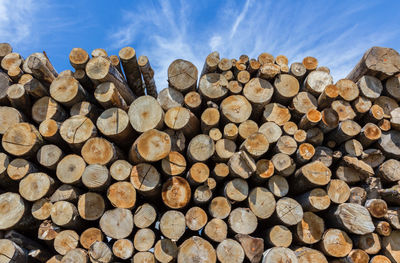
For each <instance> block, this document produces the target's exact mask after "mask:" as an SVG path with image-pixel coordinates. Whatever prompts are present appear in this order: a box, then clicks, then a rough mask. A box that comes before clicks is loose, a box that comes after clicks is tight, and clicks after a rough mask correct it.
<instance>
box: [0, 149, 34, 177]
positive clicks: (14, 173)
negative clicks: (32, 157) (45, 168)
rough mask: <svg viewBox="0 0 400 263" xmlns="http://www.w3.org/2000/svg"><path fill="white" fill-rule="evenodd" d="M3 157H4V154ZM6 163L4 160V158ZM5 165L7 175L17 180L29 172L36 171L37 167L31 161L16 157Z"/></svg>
mask: <svg viewBox="0 0 400 263" xmlns="http://www.w3.org/2000/svg"><path fill="white" fill-rule="evenodd" d="M4 157H6V156H5V155H4ZM4 162H5V163H7V161H6V160H4ZM6 167H7V175H8V177H10V178H11V179H12V180H16V181H19V180H21V179H23V178H24V177H25V176H26V175H28V174H30V173H34V172H37V171H38V170H37V167H36V166H35V165H34V164H33V163H31V162H30V161H28V160H26V159H22V158H16V159H14V160H12V161H11V162H9V163H8V166H6Z"/></svg>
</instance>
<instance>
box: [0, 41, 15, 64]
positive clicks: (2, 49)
mask: <svg viewBox="0 0 400 263" xmlns="http://www.w3.org/2000/svg"><path fill="white" fill-rule="evenodd" d="M12 50H13V48H12V46H11V45H10V44H9V43H1V44H0V61H1V60H3V58H4V57H5V56H7V55H8V54H10V53H11V52H12Z"/></svg>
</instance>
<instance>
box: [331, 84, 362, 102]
mask: <svg viewBox="0 0 400 263" xmlns="http://www.w3.org/2000/svg"><path fill="white" fill-rule="evenodd" d="M335 85H336V87H338V89H339V96H340V97H342V98H343V99H344V100H345V101H353V100H355V99H356V98H357V97H359V95H360V90H359V89H358V86H357V84H356V83H354V82H353V81H351V80H350V79H340V80H338V81H337V82H336V84H335Z"/></svg>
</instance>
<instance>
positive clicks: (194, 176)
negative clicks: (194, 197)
mask: <svg viewBox="0 0 400 263" xmlns="http://www.w3.org/2000/svg"><path fill="white" fill-rule="evenodd" d="M182 157H183V156H182ZM182 172H183V171H182ZM209 175H210V169H209V168H208V166H207V165H206V164H205V163H201V162H198V163H194V164H193V165H192V167H190V169H189V171H188V172H187V175H186V178H187V180H188V183H189V184H190V185H199V184H202V183H204V182H206V181H207V179H208V177H209Z"/></svg>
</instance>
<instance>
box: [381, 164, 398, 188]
mask: <svg viewBox="0 0 400 263" xmlns="http://www.w3.org/2000/svg"><path fill="white" fill-rule="evenodd" d="M378 175H379V176H380V178H381V179H383V180H384V181H385V182H390V183H394V182H397V181H399V180H400V161H398V160H396V159H389V160H386V161H385V162H384V163H382V164H381V165H380V166H379V170H378Z"/></svg>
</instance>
